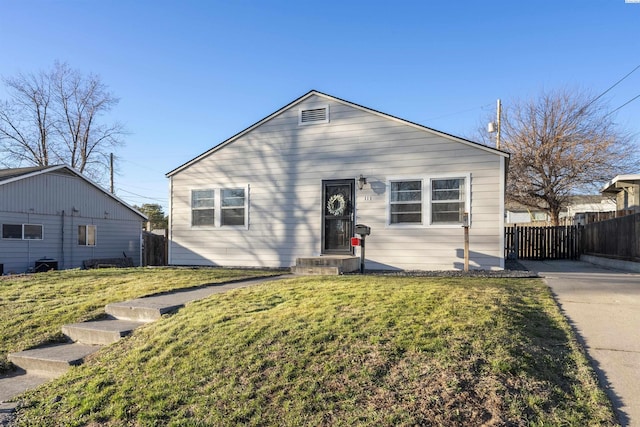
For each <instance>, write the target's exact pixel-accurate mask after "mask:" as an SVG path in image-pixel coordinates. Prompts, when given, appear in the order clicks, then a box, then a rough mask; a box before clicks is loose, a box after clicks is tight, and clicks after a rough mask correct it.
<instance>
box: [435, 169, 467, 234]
mask: <svg viewBox="0 0 640 427" xmlns="http://www.w3.org/2000/svg"><path fill="white" fill-rule="evenodd" d="M465 202H466V195H465V179H464V178H446V179H432V180H431V223H432V224H462V222H463V220H464V219H463V215H464V213H465V208H466V206H465V205H466V203H465Z"/></svg>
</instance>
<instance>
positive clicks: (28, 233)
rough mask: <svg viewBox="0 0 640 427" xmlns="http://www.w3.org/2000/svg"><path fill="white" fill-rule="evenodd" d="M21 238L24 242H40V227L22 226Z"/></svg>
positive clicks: (34, 225)
mask: <svg viewBox="0 0 640 427" xmlns="http://www.w3.org/2000/svg"><path fill="white" fill-rule="evenodd" d="M22 238H23V239H25V240H42V225H39V224H24V225H23V227H22Z"/></svg>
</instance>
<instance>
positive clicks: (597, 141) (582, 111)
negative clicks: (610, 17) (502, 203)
mask: <svg viewBox="0 0 640 427" xmlns="http://www.w3.org/2000/svg"><path fill="white" fill-rule="evenodd" d="M502 135H503V139H502V144H503V145H502V148H503V149H504V150H506V151H508V152H510V153H511V161H510V166H509V176H508V180H507V200H510V201H514V202H518V203H521V204H523V205H525V206H529V207H533V208H539V209H543V210H546V211H548V212H549V215H550V217H551V222H552V223H553V224H554V225H557V224H558V222H559V216H560V212H561V210H562V208H563V205H564V204H565V203H566V201H567V197H568V196H569V195H571V194H577V193H584V192H587V191H594V189H596V188H598V186H599V185H601V184H602V183H604V182H606V181H608V180H610V179H611V178H612V177H613V176H615V175H617V174H621V173H628V172H632V171H633V169H637V167H638V163H637V154H636V153H637V148H636V147H634V144H633V142H632V138H631V136H630V135H629V134H628V133H626V132H624V131H623V130H621V128H620V127H619V126H618V125H617V124H616V123H615V121H614V117H613V116H612V115H611V114H610V113H609V112H608V109H607V108H606V104H604V103H603V102H600V101H598V100H594V98H593V97H592V96H589V95H588V94H587V93H586V92H581V91H577V90H567V89H563V90H558V91H551V92H546V93H543V94H542V95H541V96H539V97H538V98H536V99H533V100H529V101H520V102H515V103H513V104H510V105H508V107H507V108H506V111H505V114H504V116H503V118H502Z"/></svg>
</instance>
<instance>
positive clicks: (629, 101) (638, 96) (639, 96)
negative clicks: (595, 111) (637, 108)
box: [605, 95, 640, 117]
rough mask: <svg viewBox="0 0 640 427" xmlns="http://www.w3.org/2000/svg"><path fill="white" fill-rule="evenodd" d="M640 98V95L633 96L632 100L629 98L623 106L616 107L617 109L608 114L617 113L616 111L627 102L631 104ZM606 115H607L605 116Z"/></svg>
mask: <svg viewBox="0 0 640 427" xmlns="http://www.w3.org/2000/svg"><path fill="white" fill-rule="evenodd" d="M638 98H640V95H636V96H634V97H633V98H631V99H630V100H628V101H627V102H625V103H624V104H622V105H621V106H619V107H618V108H616V109H615V110H613V111H611V112H610V113H609V114H607V116H610V115H611V114H613V113H615V112H616V111H618V110H619V109H621V108H622V107H624V106H625V105H627V104H631V103H632V102H633V101H635V100H636V99H638ZM605 117H606V116H605Z"/></svg>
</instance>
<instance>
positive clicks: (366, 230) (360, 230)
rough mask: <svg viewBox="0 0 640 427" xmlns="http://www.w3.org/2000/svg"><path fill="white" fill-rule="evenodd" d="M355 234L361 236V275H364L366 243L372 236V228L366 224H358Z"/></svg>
mask: <svg viewBox="0 0 640 427" xmlns="http://www.w3.org/2000/svg"><path fill="white" fill-rule="evenodd" d="M355 234H359V235H360V274H363V273H364V260H365V258H364V242H365V240H366V237H367V236H368V235H370V234H371V227H369V226H366V225H364V224H356V230H355Z"/></svg>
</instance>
